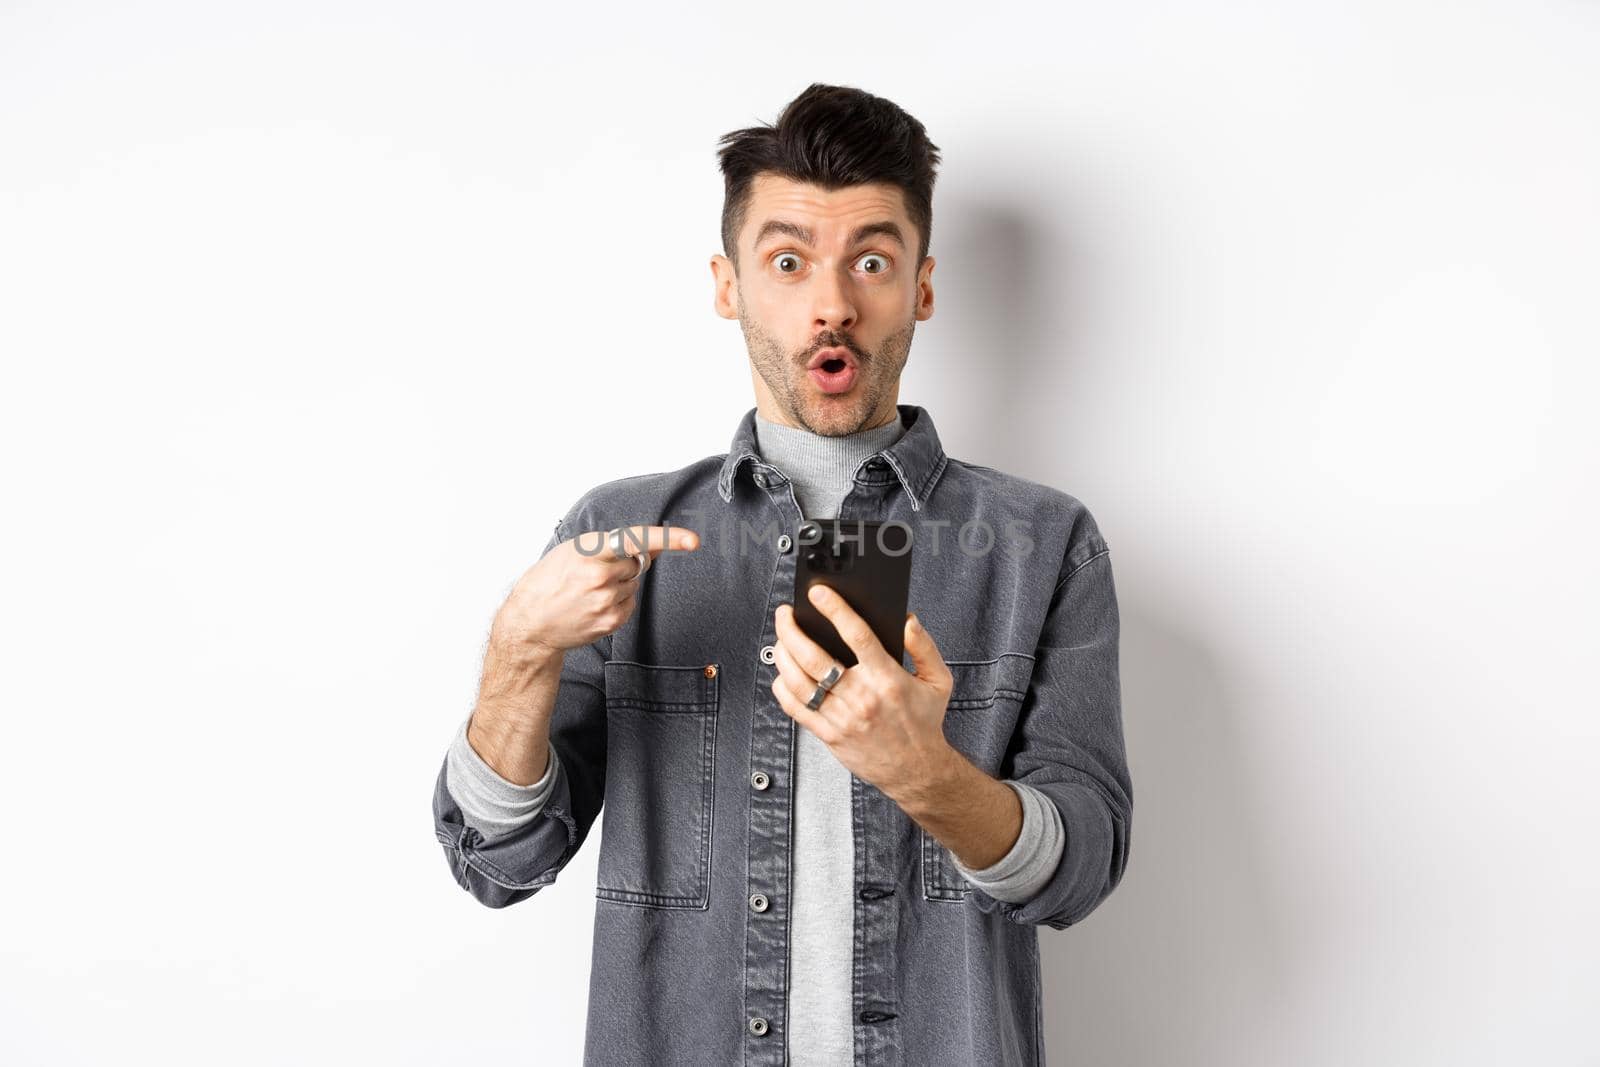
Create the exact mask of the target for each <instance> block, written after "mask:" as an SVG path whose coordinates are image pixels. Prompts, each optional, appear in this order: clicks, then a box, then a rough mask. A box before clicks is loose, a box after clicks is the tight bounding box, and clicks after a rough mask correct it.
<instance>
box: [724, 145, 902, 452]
mask: <svg viewBox="0 0 1600 1067" xmlns="http://www.w3.org/2000/svg"><path fill="white" fill-rule="evenodd" d="M752 194H753V195H752V197H751V202H750V207H749V211H748V212H747V213H746V215H745V221H744V229H743V232H741V233H740V234H739V245H738V248H739V270H738V272H737V274H736V273H735V271H734V269H733V264H732V263H731V262H730V261H729V260H728V259H727V257H725V256H721V255H718V256H713V257H712V259H711V269H712V274H713V276H714V277H715V279H716V283H717V294H716V307H717V313H718V314H720V315H722V317H723V318H729V319H731V318H737V319H738V320H739V326H740V328H741V329H742V330H743V331H744V337H745V345H746V347H748V348H749V350H750V363H751V377H752V380H753V383H754V385H755V390H756V407H757V409H758V410H759V411H760V413H761V415H762V417H763V418H766V419H769V420H771V421H773V422H780V423H784V424H786V425H790V426H799V427H802V428H804V429H807V430H810V431H811V432H812V433H820V434H824V435H827V436H829V437H837V436H840V435H843V434H850V433H856V432H858V431H860V430H864V429H867V428H869V427H874V426H881V425H883V424H884V423H886V422H889V421H891V420H892V419H893V418H894V416H895V405H896V403H897V402H898V400H899V395H900V372H901V370H902V369H903V368H904V367H905V365H906V358H907V355H908V354H909V353H910V350H911V336H912V332H913V330H914V329H915V326H916V322H917V320H919V319H926V318H928V317H930V316H931V315H932V314H933V284H932V280H931V275H932V273H933V257H932V256H929V257H928V258H927V260H925V261H924V262H923V264H922V268H921V270H920V271H919V270H918V269H917V267H916V257H917V245H918V241H919V240H920V235H919V234H918V233H917V231H916V229H915V228H914V227H913V226H912V224H911V220H910V218H909V217H908V216H907V214H906V210H905V201H904V197H903V195H902V194H901V192H900V190H899V189H898V188H896V187H895V186H892V185H879V184H872V185H858V186H852V187H850V188H846V189H838V190H834V191H832V192H828V191H824V190H823V189H821V188H819V187H817V186H815V185H809V184H804V183H800V182H794V181H790V180H789V179H787V178H780V177H778V176H776V175H772V174H762V175H759V176H757V178H756V180H755V182H754V185H753V189H752ZM829 349H833V350H835V351H832V352H829V351H828V350H829ZM840 350H842V351H840ZM819 356H833V357H836V358H833V359H830V360H827V361H826V362H824V363H822V365H821V366H820V367H818V368H816V369H812V368H811V367H810V365H811V364H812V363H813V362H816V361H817V360H816V357H819Z"/></svg>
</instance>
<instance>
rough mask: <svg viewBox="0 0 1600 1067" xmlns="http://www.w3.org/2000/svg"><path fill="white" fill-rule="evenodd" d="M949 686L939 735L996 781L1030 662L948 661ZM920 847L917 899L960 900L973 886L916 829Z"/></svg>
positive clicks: (1020, 656) (1023, 657) (1023, 658)
mask: <svg viewBox="0 0 1600 1067" xmlns="http://www.w3.org/2000/svg"><path fill="white" fill-rule="evenodd" d="M945 665H946V666H947V667H949V668H950V674H951V675H952V678H953V681H952V683H951V687H950V703H949V705H948V706H947V707H946V708H945V713H944V734H945V737H946V738H948V739H949V741H950V743H951V744H952V745H954V746H955V747H956V749H957V750H958V751H960V752H961V753H962V754H963V755H965V756H966V757H967V758H968V759H969V760H971V761H972V763H973V765H974V766H976V767H977V768H978V769H979V770H981V771H982V772H983V773H984V774H987V775H991V776H995V777H998V775H999V771H1000V764H1001V763H1002V762H1003V761H1004V759H1005V754H1006V748H1007V747H1008V746H1009V745H1010V743H1011V736H1012V733H1013V732H1014V731H1015V730H1016V726H1017V715H1018V714H1019V713H1020V712H1021V710H1022V700H1023V697H1025V696H1026V695H1027V692H1028V681H1029V679H1030V678H1032V677H1033V657H1032V656H1030V655H1027V654H1025V653H1021V652H1007V653H1005V654H1003V655H1000V656H996V657H995V658H994V659H989V660H947V661H946V662H945ZM917 835H918V839H919V841H920V843H921V845H922V895H923V898H924V899H926V900H945V901H955V902H957V903H959V902H960V901H962V900H964V899H966V896H967V894H968V893H969V892H971V890H972V885H971V884H970V883H969V882H968V881H967V880H966V879H965V878H963V877H961V872H959V871H957V870H956V868H955V859H954V857H953V856H951V855H950V850H949V849H947V848H945V847H944V846H943V845H941V844H939V842H938V841H937V840H936V839H935V838H934V837H933V835H931V834H929V833H928V831H926V830H924V829H922V828H921V827H920V826H919V827H918V828H917Z"/></svg>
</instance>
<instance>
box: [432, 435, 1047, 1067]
mask: <svg viewBox="0 0 1600 1067" xmlns="http://www.w3.org/2000/svg"><path fill="white" fill-rule="evenodd" d="M755 429H756V441H757V447H758V449H759V451H760V452H761V456H762V459H763V460H765V461H766V462H768V463H770V464H772V465H773V466H774V467H777V468H778V469H779V470H780V471H782V472H783V473H784V475H785V476H786V477H788V478H789V480H790V481H791V482H792V483H793V487H794V494H795V500H796V502H797V503H799V505H800V511H801V514H803V515H805V516H806V517H807V518H817V519H829V518H834V517H836V516H837V514H838V507H839V504H840V503H841V502H842V501H843V499H844V497H845V494H847V493H848V492H849V490H850V487H851V485H852V484H853V479H854V476H855V471H856V468H857V467H858V466H859V465H860V463H861V462H862V461H863V460H865V459H866V458H867V457H868V456H871V455H873V454H875V453H877V452H879V451H881V450H882V449H884V448H887V447H888V446H889V445H891V444H893V443H894V442H895V440H896V439H898V438H899V436H900V434H901V433H902V432H903V430H904V426H903V424H902V423H901V422H900V421H899V420H898V419H896V421H894V422H891V423H888V424H886V425H884V426H879V427H877V428H875V429H869V430H862V431H861V432H859V433H855V434H850V435H848V436H844V437H826V436H824V435H822V434H815V433H812V432H810V431H809V430H805V429H801V428H799V427H794V426H784V425H782V424H780V423H775V422H769V421H768V420H767V419H765V418H763V417H762V416H761V414H760V412H757V413H756V420H755ZM470 718H471V716H470V715H469V716H468V717H467V719H463V720H462V722H461V725H460V727H459V728H458V729H457V731H456V735H455V739H454V741H452V743H451V746H450V749H449V752H448V753H447V754H446V764H447V768H446V785H447V787H448V789H449V791H450V795H451V797H452V798H453V799H454V800H455V802H456V803H457V804H458V805H459V806H460V807H461V814H462V819H463V821H464V822H465V823H466V824H467V825H468V826H471V827H473V828H474V829H476V830H477V831H478V832H479V833H481V834H483V836H484V837H485V838H487V839H490V840H493V839H495V838H498V837H503V836H505V835H506V834H508V833H511V832H513V831H515V830H516V829H517V828H518V827H520V826H522V825H524V824H526V823H527V822H529V821H531V820H532V819H534V818H535V817H537V816H538V814H539V811H540V809H541V808H542V807H543V806H544V803H545V801H546V800H547V799H548V798H549V796H550V794H551V792H552V790H553V789H554V786H555V782H556V776H557V775H559V774H560V773H561V763H560V759H559V758H558V756H557V754H556V751H555V748H554V746H552V747H551V749H550V763H549V767H548V768H547V769H546V770H545V773H544V777H542V778H541V779H540V780H539V781H537V782H534V783H533V784H532V785H527V786H519V785H514V784H512V783H511V782H508V781H506V780H505V779H504V778H501V777H500V776H499V775H498V774H496V773H495V772H494V770H493V769H491V768H490V767H489V765H488V764H487V763H485V762H484V761H483V759H482V758H481V757H480V756H479V755H478V754H477V752H476V751H474V750H473V748H472V745H471V744H470V743H469V742H468V740H467V722H468V721H469V720H470ZM795 731H796V738H795V766H794V828H793V830H794V865H793V872H792V878H793V884H792V885H791V887H790V892H791V894H792V900H791V907H792V909H793V910H792V912H791V924H792V926H791V938H790V957H789V1052H790V1060H789V1062H790V1063H792V1064H795V1065H796V1067H805V1065H808V1064H836V1063H848V1062H850V1059H851V1056H852V1052H853V1050H852V1041H853V1035H852V1029H851V1028H852V1026H853V1019H852V1015H851V1010H850V1009H851V1005H850V997H851V966H852V962H853V960H852V954H853V952H854V933H855V931H854V929H853V921H854V920H853V908H854V903H853V896H852V894H853V892H854V885H853V880H854V877H855V873H854V871H855V868H854V864H855V856H854V852H853V849H854V832H853V827H852V825H851V814H850V772H849V770H848V769H846V768H845V766H844V765H843V764H841V763H840V762H839V760H838V759H837V758H836V757H835V756H834V755H833V752H832V750H831V749H829V748H828V746H827V745H825V744H823V742H822V741H821V740H820V739H818V738H817V736H816V734H813V733H812V732H811V731H810V730H806V729H803V728H801V727H799V726H796V727H795ZM1006 785H1008V786H1010V787H1011V788H1012V789H1014V790H1015V791H1016V793H1017V798H1018V800H1020V801H1021V803H1022V833H1021V836H1019V837H1018V838H1017V841H1016V844H1015V845H1013V846H1012V848H1011V851H1010V852H1008V853H1006V855H1005V856H1003V857H1001V858H1000V859H999V860H997V861H996V862H995V863H994V864H993V865H992V866H989V867H985V868H984V869H982V870H972V869H970V868H968V867H966V866H965V865H963V864H962V863H961V861H960V860H957V859H955V857H954V856H953V855H952V856H951V859H952V860H953V861H954V863H955V867H956V869H957V870H958V871H959V872H960V873H961V875H962V876H963V877H964V878H966V879H967V880H968V881H969V882H971V883H972V884H973V885H975V886H977V887H978V888H979V889H982V890H983V891H984V892H986V893H988V894H989V895H990V896H993V897H995V898H996V899H999V900H1004V901H1010V902H1013V903H1015V902H1020V901H1024V900H1027V899H1028V898H1029V897H1031V896H1033V895H1034V894H1035V893H1036V892H1037V891H1038V890H1039V889H1040V887H1042V886H1043V885H1044V884H1045V883H1046V882H1048V881H1049V880H1050V876H1051V875H1052V874H1054V873H1055V869H1056V866H1057V865H1058V864H1059V863H1060V861H1061V855H1062V852H1063V850H1064V848H1065V845H1066V837H1065V834H1064V832H1063V830H1062V824H1061V813H1060V811H1059V810H1058V809H1057V808H1056V806H1055V805H1054V804H1053V803H1052V802H1051V801H1050V800H1049V798H1048V797H1046V796H1045V795H1044V794H1043V793H1041V792H1040V791H1039V790H1037V789H1034V788H1033V787H1031V786H1028V785H1024V784H1022V783H1021V782H1014V781H1007V782H1006Z"/></svg>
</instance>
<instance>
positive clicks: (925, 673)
mask: <svg viewBox="0 0 1600 1067" xmlns="http://www.w3.org/2000/svg"><path fill="white" fill-rule="evenodd" d="M906 653H907V654H908V655H909V656H910V657H911V662H912V664H913V665H914V666H915V667H916V669H917V677H918V678H920V679H922V680H923V681H928V680H929V679H936V678H942V677H944V676H946V675H948V674H949V673H950V668H949V667H946V666H945V665H944V657H943V656H941V655H939V646H938V645H935V644H934V643H933V635H932V634H930V633H928V631H927V630H926V629H925V628H923V625H922V620H921V619H919V618H917V614H916V612H911V613H910V614H908V615H907V616H906Z"/></svg>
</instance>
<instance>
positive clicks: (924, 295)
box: [916, 256, 934, 321]
mask: <svg viewBox="0 0 1600 1067" xmlns="http://www.w3.org/2000/svg"><path fill="white" fill-rule="evenodd" d="M933 264H934V259H933V257H932V256H929V257H928V258H927V259H925V260H923V261H922V269H921V270H919V271H918V272H917V307H916V312H917V319H918V321H921V320H924V319H931V318H933Z"/></svg>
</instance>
